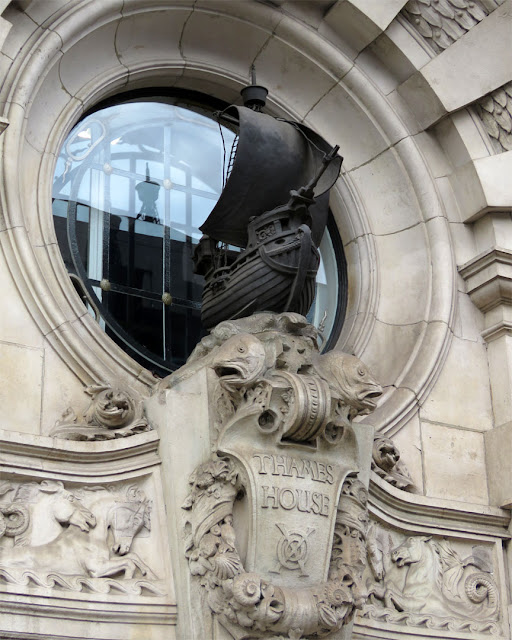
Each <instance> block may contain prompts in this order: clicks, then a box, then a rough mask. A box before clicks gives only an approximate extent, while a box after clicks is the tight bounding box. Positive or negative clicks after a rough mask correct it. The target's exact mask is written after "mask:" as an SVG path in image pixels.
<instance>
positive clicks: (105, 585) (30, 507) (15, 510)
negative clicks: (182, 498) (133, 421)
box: [0, 480, 160, 594]
mask: <svg viewBox="0 0 512 640" xmlns="http://www.w3.org/2000/svg"><path fill="white" fill-rule="evenodd" d="M7 484H9V485H10V486H9V488H10V491H12V494H13V496H12V502H11V503H10V504H7V505H4V504H2V506H1V510H2V513H4V514H16V517H15V519H14V520H11V523H8V524H7V526H6V530H5V535H6V536H9V537H10V538H13V541H12V542H11V543H10V544H0V581H4V582H7V583H15V584H20V585H26V584H28V583H29V582H32V583H34V584H36V585H38V586H45V587H47V588H53V587H58V588H62V589H70V590H82V589H83V588H84V586H86V587H87V588H89V589H90V590H92V591H101V592H108V591H109V590H110V588H111V587H112V586H114V585H116V586H117V585H120V584H121V583H120V582H119V580H121V582H122V583H123V585H124V586H123V587H122V588H121V591H123V592H126V593H128V592H130V591H131V592H132V593H140V591H141V589H145V590H146V591H147V592H148V593H153V594H160V591H159V589H158V588H157V587H156V585H155V584H152V583H151V582H150V581H156V580H157V578H156V576H155V574H154V573H153V571H152V570H151V569H150V568H149V567H148V565H147V564H146V563H145V562H144V561H143V560H142V559H141V558H140V557H139V556H138V555H137V554H136V553H134V552H133V551H132V550H131V546H132V543H133V539H134V538H135V537H136V536H137V534H139V532H140V531H141V530H142V529H143V528H144V529H146V530H147V531H149V530H150V526H151V525H150V523H151V520H150V512H151V503H150V502H149V500H148V499H147V498H146V497H145V495H144V493H143V492H142V490H141V489H139V488H138V487H137V486H135V485H132V486H129V487H127V488H126V487H125V488H124V489H122V490H115V489H111V488H108V489H107V488H103V487H91V488H89V487H83V488H79V489H76V490H70V489H68V488H66V487H65V486H64V484H63V483H62V482H58V481H53V480H43V481H42V482H39V483H36V482H29V483H12V484H10V483H7ZM7 517H9V516H7ZM0 543H1V541H0ZM141 578H144V579H141ZM101 579H105V582H102V580H101Z"/></svg>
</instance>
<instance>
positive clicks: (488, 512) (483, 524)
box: [369, 472, 512, 539]
mask: <svg viewBox="0 0 512 640" xmlns="http://www.w3.org/2000/svg"><path fill="white" fill-rule="evenodd" d="M369 510H370V513H371V514H373V515H374V516H378V517H380V518H382V519H383V520H385V521H386V522H389V523H390V524H392V525H394V526H396V527H399V528H402V529H405V530H407V531H414V532H418V533H435V534H436V535H451V536H453V535H457V533H459V534H466V535H470V536H471V535H479V536H480V535H486V536H489V537H492V538H503V539H510V538H511V537H512V536H511V534H509V533H508V532H507V527H508V526H509V524H510V519H511V514H510V513H509V512H507V511H505V510H503V509H500V508H497V507H491V506H483V505H477V504H470V503H465V502H456V501H454V500H443V499H439V498H429V497H426V496H420V495H416V494H411V493H406V492H405V491H401V490H399V489H396V488H395V487H392V486H391V485H390V484H388V483H387V482H385V481H384V480H382V479H381V478H379V477H378V476H377V474H376V473H374V472H372V476H371V480H370V496H369Z"/></svg>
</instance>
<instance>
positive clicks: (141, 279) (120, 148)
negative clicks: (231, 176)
mask: <svg viewBox="0 0 512 640" xmlns="http://www.w3.org/2000/svg"><path fill="white" fill-rule="evenodd" d="M235 140H236V131H234V130H231V129H229V128H227V127H226V126H223V125H219V123H218V122H217V121H216V120H215V119H214V117H213V114H212V111H211V110H209V109H206V108H201V107H198V106H197V104H191V103H190V102H184V101H183V100H178V99H177V98H176V99H169V98H165V99H164V98H162V99H160V98H148V99H145V98H144V99H137V100H129V101H126V102H123V103H120V104H116V105H113V106H108V107H106V108H102V109H100V110H98V111H95V112H94V113H92V114H90V115H88V116H87V117H86V118H84V119H83V120H82V121H81V122H80V123H79V124H78V125H77V126H76V127H75V128H74V129H73V130H72V131H71V133H70V134H69V136H68V138H67V139H66V141H65V143H64V145H63V147H62V149H61V152H60V155H59V157H58V159H57V165H56V170H55V177H54V183H53V194H52V195H53V215H54V222H55V229H56V234H57V238H58V241H59V246H60V248H61V251H62V255H63V257H64V261H65V263H66V266H67V268H68V271H69V273H70V276H71V278H72V280H73V282H74V284H75V286H76V288H77V290H78V292H79V294H80V295H81V296H82V299H83V300H84V302H85V303H86V305H87V306H88V308H89V310H90V312H91V313H92V314H94V315H95V316H96V317H97V319H98V321H99V323H100V325H101V326H102V328H103V329H104V330H105V331H106V332H107V333H108V335H110V336H111V337H112V338H113V339H114V340H115V341H116V342H117V343H118V344H119V345H120V346H121V347H122V348H124V349H125V350H126V351H127V352H128V353H129V354H130V355H131V356H132V357H134V358H135V359H136V360H137V361H139V362H140V363H141V364H143V365H144V366H145V367H147V368H149V369H150V370H153V371H155V372H157V373H159V374H167V373H168V372H170V371H173V370H175V369H176V368H177V367H179V366H181V365H182V364H184V362H185V361H186V359H187V357H188V355H190V353H191V351H192V350H193V348H194V346H195V345H196V343H197V342H198V340H199V339H200V338H201V337H202V336H203V335H204V333H205V331H204V330H203V328H202V326H201V320H200V309H201V294H202V289H203V284H204V282H203V278H202V277H201V276H199V275H197V274H194V273H193V261H192V256H193V253H194V247H195V245H196V244H197V243H198V241H199V239H200V237H201V232H200V231H199V227H200V226H201V225H202V224H203V222H204V221H205V220H206V218H207V216H208V214H209V213H210V212H211V210H212V209H213V207H214V205H215V203H216V202H217V200H218V198H219V196H220V194H221V191H222V188H223V184H224V181H225V174H226V171H227V167H228V164H229V157H230V151H231V149H232V146H233V143H234V142H235ZM338 245H339V246H338ZM232 250H233V251H237V250H238V249H237V248H236V247H233V248H232ZM320 254H321V257H322V263H321V266H320V270H319V274H318V279H317V282H318V284H317V295H316V299H315V302H314V304H313V306H312V309H311V311H310V312H309V314H308V318H309V319H310V321H312V322H313V323H314V324H316V325H317V326H319V327H320V330H321V333H322V335H324V336H331V339H330V340H328V341H326V342H327V343H328V342H332V339H333V337H334V334H335V333H337V332H339V328H340V327H339V325H340V323H341V321H342V318H343V315H344V300H345V289H346V287H345V269H344V260H343V252H342V250H341V243H340V240H339V236H337V233H336V232H335V230H334V228H333V225H332V224H331V225H329V231H328V232H326V234H325V235H324V239H323V240H322V243H321V246H320Z"/></svg>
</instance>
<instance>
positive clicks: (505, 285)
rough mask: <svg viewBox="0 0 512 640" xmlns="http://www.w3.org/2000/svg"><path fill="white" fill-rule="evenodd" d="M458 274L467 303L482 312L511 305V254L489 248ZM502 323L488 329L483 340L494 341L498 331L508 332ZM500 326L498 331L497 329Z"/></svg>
mask: <svg viewBox="0 0 512 640" xmlns="http://www.w3.org/2000/svg"><path fill="white" fill-rule="evenodd" d="M459 273H460V275H461V276H462V277H463V278H464V280H465V281H466V283H467V292H468V294H469V296H470V298H471V300H472V301H473V302H474V303H475V305H476V306H477V307H478V308H479V309H480V311H482V312H483V313H487V312H488V311H491V310H492V309H495V308H496V307H498V306H500V305H502V304H505V305H510V304H512V251H511V250H509V249H504V248H500V247H495V248H493V249H489V250H488V251H486V252H484V253H481V254H480V255H478V256H476V258H473V259H472V260H470V261H469V262H467V263H466V264H464V265H463V266H461V267H459ZM507 325H508V323H507V322H506V321H503V322H501V323H499V324H497V325H494V326H493V327H488V328H487V329H486V330H485V331H484V333H485V336H484V337H485V338H486V339H494V338H496V337H498V334H499V333H500V332H501V331H502V330H508V327H507ZM500 327H501V329H500Z"/></svg>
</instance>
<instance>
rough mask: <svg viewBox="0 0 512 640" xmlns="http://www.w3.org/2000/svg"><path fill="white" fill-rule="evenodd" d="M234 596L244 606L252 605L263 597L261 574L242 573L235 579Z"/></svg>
mask: <svg viewBox="0 0 512 640" xmlns="http://www.w3.org/2000/svg"><path fill="white" fill-rule="evenodd" d="M233 597H234V598H235V600H236V601H237V602H239V603H240V604H241V605H242V606H244V607H250V606H252V605H254V604H256V603H257V602H259V601H260V599H261V576H259V575H258V574H257V573H242V574H241V575H239V576H236V578H235V579H234V580H233Z"/></svg>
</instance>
